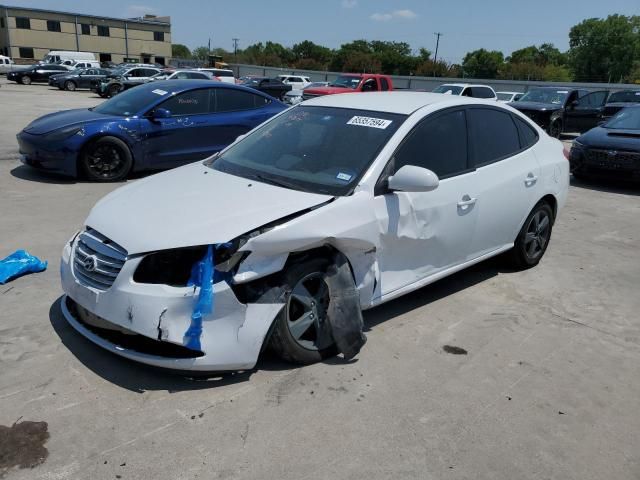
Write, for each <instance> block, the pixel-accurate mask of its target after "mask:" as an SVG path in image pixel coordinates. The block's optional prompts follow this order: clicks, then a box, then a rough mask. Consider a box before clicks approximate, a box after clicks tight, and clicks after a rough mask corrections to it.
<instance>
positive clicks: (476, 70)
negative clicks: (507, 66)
mask: <svg viewBox="0 0 640 480" xmlns="http://www.w3.org/2000/svg"><path fill="white" fill-rule="evenodd" d="M503 64H504V55H503V54H502V52H498V51H497V50H492V51H488V50H485V49H484V48H481V49H479V50H475V51H473V52H469V53H467V54H466V55H465V57H464V59H463V60H462V67H463V69H464V74H465V76H466V77H471V78H496V77H497V76H498V72H499V70H500V68H501V67H502V66H503Z"/></svg>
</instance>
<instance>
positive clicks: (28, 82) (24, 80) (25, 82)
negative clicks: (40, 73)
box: [20, 75, 31, 85]
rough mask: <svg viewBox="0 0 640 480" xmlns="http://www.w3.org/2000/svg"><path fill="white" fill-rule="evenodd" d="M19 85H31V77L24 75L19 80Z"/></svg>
mask: <svg viewBox="0 0 640 480" xmlns="http://www.w3.org/2000/svg"><path fill="white" fill-rule="evenodd" d="M20 83H22V84H23V85H31V77H30V76H29V75H25V76H24V77H22V78H21V79H20Z"/></svg>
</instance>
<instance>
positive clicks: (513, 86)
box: [230, 64, 640, 92]
mask: <svg viewBox="0 0 640 480" xmlns="http://www.w3.org/2000/svg"><path fill="white" fill-rule="evenodd" d="M230 67H231V68H232V69H233V71H234V73H235V75H236V77H243V76H245V75H256V76H263V77H276V76H278V75H283V74H287V75H305V76H307V77H309V78H311V81H312V82H330V81H332V80H335V79H336V78H337V77H338V76H339V75H342V73H340V72H318V71H314V70H299V69H291V68H274V67H261V66H259V65H244V64H231V65H230ZM391 78H392V79H393V85H394V87H396V88H410V89H415V90H426V91H431V90H433V89H434V88H435V87H437V86H438V85H442V84H443V83H479V84H482V85H489V86H490V87H493V89H494V90H495V91H496V92H526V91H527V90H529V88H531V87H539V86H545V87H555V86H567V85H570V86H571V87H573V88H589V89H594V88H597V89H603V90H627V89H631V88H635V89H639V88H640V85H634V84H626V83H574V82H536V81H526V80H485V79H477V78H444V77H415V76H400V75H391Z"/></svg>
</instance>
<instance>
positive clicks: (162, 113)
mask: <svg viewBox="0 0 640 480" xmlns="http://www.w3.org/2000/svg"><path fill="white" fill-rule="evenodd" d="M151 118H152V119H154V120H160V119H162V118H171V112H170V111H169V110H167V109H166V108H156V109H155V110H154V111H153V112H152V114H151Z"/></svg>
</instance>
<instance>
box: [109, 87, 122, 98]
mask: <svg viewBox="0 0 640 480" xmlns="http://www.w3.org/2000/svg"><path fill="white" fill-rule="evenodd" d="M121 91H122V87H121V86H120V85H109V88H108V89H107V96H108V97H115V96H116V95H118V94H119V93H120V92H121Z"/></svg>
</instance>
